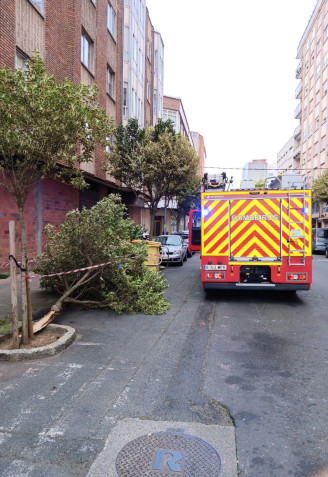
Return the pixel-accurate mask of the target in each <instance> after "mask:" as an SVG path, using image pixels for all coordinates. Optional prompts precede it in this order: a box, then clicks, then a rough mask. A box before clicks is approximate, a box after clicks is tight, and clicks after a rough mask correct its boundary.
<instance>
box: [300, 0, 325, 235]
mask: <svg viewBox="0 0 328 477" xmlns="http://www.w3.org/2000/svg"><path fill="white" fill-rule="evenodd" d="M297 58H298V59H299V64H298V66H297V69H296V78H297V79H298V80H299V83H298V85H297V88H296V98H297V99H299V103H298V105H297V107H296V109H295V118H296V119H299V125H298V126H297V128H296V129H295V131H294V138H295V140H296V145H295V148H294V154H293V157H294V159H295V160H296V161H298V163H299V169H300V171H301V174H302V176H303V178H304V179H305V181H306V184H307V186H308V187H311V185H312V181H313V180H314V179H316V178H317V177H318V176H320V175H321V174H322V173H323V171H324V170H326V169H327V168H328V157H327V135H328V128H327V107H328V101H327V98H328V94H327V85H328V68H327V67H328V1H327V0H317V3H316V5H315V8H314V10H313V12H312V15H311V17H310V20H309V22H308V24H307V27H306V29H305V31H304V33H303V35H302V38H301V40H300V42H299V45H298V49H297ZM325 210H326V209H322V208H321V209H320V210H319V211H318V212H317V216H316V217H315V219H316V220H317V226H327V225H328V214H327V213H326V212H325Z"/></svg>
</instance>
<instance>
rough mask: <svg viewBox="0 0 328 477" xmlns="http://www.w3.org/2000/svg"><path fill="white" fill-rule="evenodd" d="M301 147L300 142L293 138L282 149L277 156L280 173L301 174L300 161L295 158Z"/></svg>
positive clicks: (277, 166)
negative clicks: (296, 151)
mask: <svg viewBox="0 0 328 477" xmlns="http://www.w3.org/2000/svg"><path fill="white" fill-rule="evenodd" d="M298 147H299V144H298V142H297V141H296V140H295V138H294V136H292V137H291V138H290V139H289V140H288V142H287V143H286V144H285V145H284V146H283V147H282V148H281V149H280V151H279V152H278V154H277V165H276V168H277V169H278V172H280V173H282V172H288V171H292V172H293V173H295V174H296V173H297V172H299V166H300V164H299V160H297V159H295V158H294V154H295V150H296V149H297V148H298Z"/></svg>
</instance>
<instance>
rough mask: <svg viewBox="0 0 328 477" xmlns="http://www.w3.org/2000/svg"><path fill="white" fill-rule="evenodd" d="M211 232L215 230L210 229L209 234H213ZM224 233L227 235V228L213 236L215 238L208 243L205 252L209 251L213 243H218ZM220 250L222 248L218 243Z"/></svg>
mask: <svg viewBox="0 0 328 477" xmlns="http://www.w3.org/2000/svg"><path fill="white" fill-rule="evenodd" d="M225 220H226V219H225ZM213 230H215V229H211V234H212V233H213ZM226 233H227V227H225V228H224V229H222V230H220V232H219V233H218V234H217V235H215V237H214V238H213V239H212V240H211V241H210V242H209V244H208V245H207V246H206V248H205V251H206V250H209V249H210V248H211V247H212V246H213V245H214V244H215V242H218V241H219V240H220V238H221V237H222V236H223V235H225V234H226ZM209 235H210V234H209ZM225 242H227V240H226V241H225ZM220 248H222V246H221V243H220Z"/></svg>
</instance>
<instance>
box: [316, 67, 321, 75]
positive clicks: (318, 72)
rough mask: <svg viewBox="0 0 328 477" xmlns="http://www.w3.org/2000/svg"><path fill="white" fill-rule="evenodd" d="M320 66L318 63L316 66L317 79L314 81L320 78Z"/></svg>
mask: <svg viewBox="0 0 328 477" xmlns="http://www.w3.org/2000/svg"><path fill="white" fill-rule="evenodd" d="M320 66H321V65H320V63H319V64H318V66H317V75H316V76H317V78H316V79H318V78H319V77H320Z"/></svg>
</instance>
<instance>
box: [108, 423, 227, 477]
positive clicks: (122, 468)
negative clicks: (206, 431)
mask: <svg viewBox="0 0 328 477" xmlns="http://www.w3.org/2000/svg"><path fill="white" fill-rule="evenodd" d="M116 471H117V473H118V476H119V477H159V476H161V477H171V476H175V477H177V476H179V477H200V476H201V477H219V476H220V472H221V458H220V455H219V453H218V452H217V451H216V450H215V449H214V447H212V446H211V445H210V444H209V443H208V442H206V441H204V440H202V439H200V438H199V437H195V436H191V435H188V434H184V432H183V430H182V429H168V430H167V431H165V432H158V433H156V434H149V435H146V436H141V437H138V438H137V439H134V440H133V441H131V442H129V443H128V444H127V445H126V446H124V447H123V449H121V451H120V452H119V454H118V456H117V459H116Z"/></svg>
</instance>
